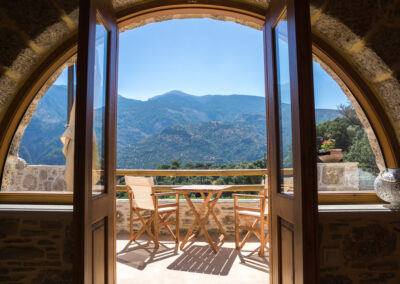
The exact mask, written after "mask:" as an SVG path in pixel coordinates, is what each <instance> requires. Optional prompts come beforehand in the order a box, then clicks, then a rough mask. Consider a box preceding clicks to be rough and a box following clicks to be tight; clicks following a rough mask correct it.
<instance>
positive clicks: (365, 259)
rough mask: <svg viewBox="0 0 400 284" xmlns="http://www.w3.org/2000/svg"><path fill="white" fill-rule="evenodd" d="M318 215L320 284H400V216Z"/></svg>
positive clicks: (389, 213) (330, 213)
mask: <svg viewBox="0 0 400 284" xmlns="http://www.w3.org/2000/svg"><path fill="white" fill-rule="evenodd" d="M319 216H320V243H321V247H320V257H321V261H320V265H321V266H320V271H321V284H352V283H354V284H355V283H393V284H398V283H400V219H399V213H397V214H395V213H393V212H392V213H391V212H370V213H368V212H364V213H359V212H343V213H336V212H335V213H334V212H324V213H320V214H319Z"/></svg>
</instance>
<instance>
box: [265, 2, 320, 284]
mask: <svg viewBox="0 0 400 284" xmlns="http://www.w3.org/2000/svg"><path fill="white" fill-rule="evenodd" d="M285 11H286V16H287V32H288V55H289V73H290V97H291V124H292V143H291V145H292V157H293V172H294V174H293V188H294V192H293V195H289V194H285V193H282V192H281V161H280V159H281V158H280V156H279V153H280V151H281V149H280V129H279V127H280V126H279V125H280V123H279V120H280V117H279V109H278V103H279V99H278V79H277V75H276V72H277V70H278V69H277V61H276V42H275V31H274V30H275V26H276V25H277V24H278V21H279V20H280V19H281V17H282V16H283V13H284V12H285ZM304 23H310V15H309V3H308V1H296V0H272V1H271V4H270V8H269V11H268V13H267V19H266V24H265V27H264V43H265V45H264V46H265V57H264V60H265V66H266V86H267V88H266V104H267V125H268V127H267V131H268V139H267V141H268V142H267V143H268V170H269V175H268V181H269V182H268V184H269V207H270V220H271V221H270V222H269V223H270V228H269V229H270V230H269V232H270V234H271V245H270V249H271V250H270V254H271V257H270V258H271V261H270V265H271V270H272V275H271V276H272V277H271V280H272V283H274V284H278V283H282V282H284V281H292V282H294V283H307V284H308V283H319V251H318V230H317V229H318V187H317V153H316V138H315V136H316V134H315V131H316V130H315V107H314V84H313V72H312V44H311V25H304ZM310 126H311V127H310ZM285 263H286V265H285ZM289 264H290V265H289ZM289 279H291V280H289Z"/></svg>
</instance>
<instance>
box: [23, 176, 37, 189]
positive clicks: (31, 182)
mask: <svg viewBox="0 0 400 284" xmlns="http://www.w3.org/2000/svg"><path fill="white" fill-rule="evenodd" d="M22 187H23V188H24V189H25V190H35V189H36V187H37V178H36V177H35V176H34V175H32V174H27V175H26V176H25V177H24V180H23V182H22Z"/></svg>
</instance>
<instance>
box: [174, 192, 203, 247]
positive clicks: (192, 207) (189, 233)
mask: <svg viewBox="0 0 400 284" xmlns="http://www.w3.org/2000/svg"><path fill="white" fill-rule="evenodd" d="M183 196H185V199H186V201H187V203H188V205H189V207H190V209H191V210H192V211H193V214H194V218H195V219H194V220H193V223H192V225H191V226H190V228H189V230H188V232H187V234H186V236H185V238H184V239H183V241H182V243H181V246H180V249H181V250H182V249H183V248H184V246H185V245H186V243H187V241H188V240H189V237H190V236H191V234H192V232H193V230H194V228H195V227H196V225H197V223H199V224H200V216H201V214H202V213H203V211H204V209H205V208H206V206H207V204H208V202H207V203H206V202H204V203H203V205H202V206H201V208H200V210H199V213H200V214H199V213H197V211H196V208H195V207H194V205H193V203H192V201H191V200H190V198H189V196H188V194H187V193H183ZM209 198H211V196H209V197H208V198H207V199H209Z"/></svg>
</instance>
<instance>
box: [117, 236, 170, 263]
mask: <svg viewBox="0 0 400 284" xmlns="http://www.w3.org/2000/svg"><path fill="white" fill-rule="evenodd" d="M177 254H178V245H177V244H175V243H174V242H168V243H167V242H163V243H160V246H159V248H157V249H156V248H155V247H154V243H153V242H150V241H140V242H138V241H133V242H128V243H127V245H126V246H125V247H124V248H123V249H122V250H121V251H119V252H117V261H118V262H121V263H123V264H126V265H129V266H131V267H133V268H136V269H139V270H143V269H145V267H146V265H147V264H149V263H152V262H156V261H160V260H163V259H166V258H169V257H172V256H176V255H177Z"/></svg>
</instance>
